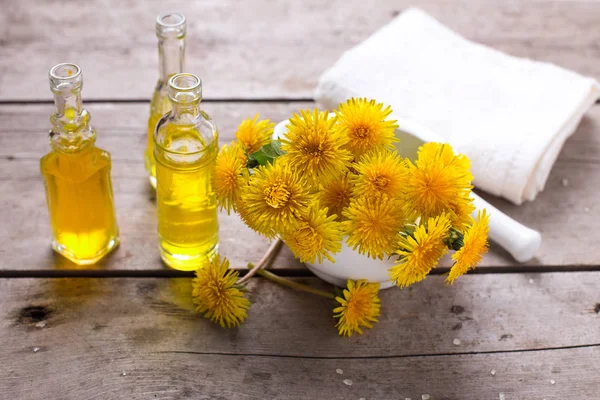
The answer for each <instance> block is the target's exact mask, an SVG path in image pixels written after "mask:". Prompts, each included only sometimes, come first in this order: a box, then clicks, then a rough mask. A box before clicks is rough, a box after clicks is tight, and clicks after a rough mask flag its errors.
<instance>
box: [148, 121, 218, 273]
mask: <svg viewBox="0 0 600 400" xmlns="http://www.w3.org/2000/svg"><path fill="white" fill-rule="evenodd" d="M162 135H163V140H162V145H161V148H158V149H156V151H155V158H156V177H157V187H156V189H157V203H158V233H159V237H160V249H161V255H162V258H163V260H164V261H165V263H166V264H167V265H169V266H170V267H172V268H175V269H178V270H184V271H192V270H195V269H198V268H199V267H200V266H201V265H202V262H203V261H205V260H207V259H210V258H211V257H212V256H214V255H215V254H216V251H217V244H218V241H219V225H218V220H217V204H216V197H215V194H214V191H213V189H212V176H213V173H214V162H215V159H216V156H217V152H218V145H217V140H216V138H215V139H214V140H212V141H211V142H210V143H206V141H205V140H204V139H203V137H202V135H201V134H200V133H199V131H198V128H197V127H195V126H193V125H166V126H165V127H164V128H163V132H162ZM164 147H167V148H169V149H171V150H172V152H171V151H164V150H163V149H162V148H164Z"/></svg>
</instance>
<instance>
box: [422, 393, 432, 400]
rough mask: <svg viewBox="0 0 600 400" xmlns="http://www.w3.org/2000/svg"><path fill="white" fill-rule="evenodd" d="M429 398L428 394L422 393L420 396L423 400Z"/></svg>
mask: <svg viewBox="0 0 600 400" xmlns="http://www.w3.org/2000/svg"><path fill="white" fill-rule="evenodd" d="M430 398H431V396H429V395H428V394H424V395H422V396H421V399H423V400H429V399H430Z"/></svg>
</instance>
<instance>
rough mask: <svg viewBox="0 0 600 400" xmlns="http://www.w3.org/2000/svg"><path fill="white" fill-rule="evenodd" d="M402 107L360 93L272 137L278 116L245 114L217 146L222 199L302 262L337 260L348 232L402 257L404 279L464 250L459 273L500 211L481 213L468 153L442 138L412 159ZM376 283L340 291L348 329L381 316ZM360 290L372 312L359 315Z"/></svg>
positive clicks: (480, 250)
mask: <svg viewBox="0 0 600 400" xmlns="http://www.w3.org/2000/svg"><path fill="white" fill-rule="evenodd" d="M391 113H392V110H391V109H390V107H385V106H384V105H383V104H380V103H377V102H376V101H375V100H367V99H359V98H353V99H350V100H348V101H347V102H345V103H343V104H341V105H340V106H339V108H338V109H337V110H335V111H334V113H332V114H331V113H328V112H327V111H319V110H317V109H315V110H314V111H309V110H305V111H300V113H299V114H294V115H293V116H292V118H290V120H289V123H288V125H287V127H286V132H285V134H284V135H283V137H281V138H273V129H274V124H273V123H271V122H270V121H268V120H262V121H260V120H258V116H256V117H254V118H253V119H249V120H246V121H243V122H242V123H241V125H240V126H239V128H238V131H237V133H236V138H237V140H236V141H233V142H232V143H230V144H228V145H225V146H223V148H222V150H221V151H220V153H219V155H218V157H217V161H216V167H215V179H214V190H215V193H216V195H217V199H218V202H219V204H220V206H221V207H222V208H224V209H226V210H227V211H228V212H231V211H234V212H237V213H238V214H239V215H240V217H241V218H242V220H243V221H244V222H245V223H246V224H247V225H248V226H249V227H250V228H252V229H253V230H255V231H256V232H258V233H260V234H262V235H265V236H267V237H269V238H275V237H278V238H280V239H281V240H283V242H284V243H285V244H287V246H288V247H289V248H290V249H291V251H292V252H293V253H294V255H295V256H296V257H297V258H298V259H299V260H300V261H301V262H307V263H313V262H315V261H316V260H318V261H319V262H322V261H323V259H328V260H330V261H331V262H335V254H336V253H338V252H339V251H340V250H341V248H342V241H345V242H346V244H347V245H348V246H350V247H351V248H353V249H354V250H355V251H357V252H358V253H360V254H364V255H367V256H368V257H371V258H376V259H383V258H385V257H394V258H395V259H396V260H397V261H396V263H395V265H394V266H393V267H391V268H390V270H389V276H390V279H391V280H392V281H393V282H395V284H396V285H397V286H399V287H401V288H402V287H406V286H409V285H411V284H413V283H416V282H419V281H421V280H423V279H424V278H425V277H426V276H427V275H428V274H429V273H430V271H431V270H432V269H433V268H435V267H436V266H437V264H438V262H439V260H440V259H441V258H442V256H443V255H444V254H446V253H447V252H448V251H454V253H453V254H452V259H453V260H454V265H453V266H452V268H451V270H450V273H449V275H448V278H447V281H448V282H449V283H452V282H454V280H455V279H456V278H457V277H458V276H460V275H463V274H465V273H466V272H467V271H469V270H470V269H473V268H474V267H475V266H476V265H477V264H478V263H479V262H480V261H481V259H482V255H483V254H484V253H485V252H486V251H487V246H488V242H487V235H488V230H489V228H488V221H489V215H487V214H486V212H485V211H483V212H480V213H478V216H477V218H476V219H473V218H472V217H471V214H472V213H473V211H474V209H475V207H474V205H473V201H472V199H471V196H470V193H471V190H472V188H473V186H472V185H471V181H472V179H473V177H472V175H471V173H470V172H469V167H470V163H469V160H468V158H467V157H466V156H464V155H462V154H457V153H455V152H454V150H453V149H452V147H451V146H450V145H448V144H441V143H427V144H425V145H423V146H421V147H420V149H419V151H418V155H417V158H416V160H415V161H414V162H412V161H410V160H408V159H403V158H402V157H400V156H399V155H398V153H397V151H396V147H395V146H396V143H395V142H398V139H397V137H396V135H395V130H396V129H397V128H398V125H397V123H396V121H394V120H390V119H389V116H390V114H391ZM400 145H401V144H400ZM265 272H266V271H265ZM269 275H272V274H271V273H269ZM271 277H272V276H271ZM242 279H243V278H242ZM377 290H378V284H369V283H368V282H366V281H358V282H351V281H349V283H348V288H347V289H346V290H345V291H344V293H343V296H338V297H337V298H336V299H337V300H338V302H339V303H340V304H339V305H340V307H338V308H337V309H336V310H337V311H334V312H335V313H336V316H337V317H338V318H340V321H339V322H338V329H339V331H340V334H344V335H351V334H352V333H353V332H361V331H360V326H364V327H370V324H369V321H370V322H374V321H376V317H377V316H378V315H379V299H378V297H377ZM357 293H359V294H360V293H362V297H360V296H359V295H357ZM359 297H360V298H361V304H360V306H361V307H362V306H364V307H362V308H364V312H363V314H364V315H362V317H366V318H362V319H361V318H354V317H356V315H354V314H356V313H357V310H359V309H360V308H361V307H359V304H358V300H356V299H358V298H359ZM353 299H354V302H355V303H356V304H355V305H354V306H352V304H351V302H352V300H353ZM365 299H366V300H365ZM365 305H367V306H365ZM350 308H352V312H350ZM369 310H370V311H369ZM350 314H352V316H350ZM359 314H360V313H359ZM359 317H360V315H359ZM350 320H351V321H350Z"/></svg>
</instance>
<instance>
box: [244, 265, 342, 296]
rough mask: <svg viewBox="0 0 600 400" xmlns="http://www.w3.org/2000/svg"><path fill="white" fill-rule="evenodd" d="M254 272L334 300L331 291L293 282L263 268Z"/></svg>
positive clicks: (283, 284) (282, 283)
mask: <svg viewBox="0 0 600 400" xmlns="http://www.w3.org/2000/svg"><path fill="white" fill-rule="evenodd" d="M256 273H257V274H258V275H260V276H262V277H263V278H267V279H268V280H270V281H272V282H275V283H278V284H280V285H282V286H287V287H289V288H292V289H296V290H300V291H303V292H308V293H312V294H317V295H319V296H323V297H327V298H328V299H332V300H335V296H334V295H333V293H330V292H326V291H324V290H319V289H315V288H313V287H311V286H308V285H305V284H303V283H298V282H294V281H292V280H290V279H286V278H282V277H280V276H277V275H275V274H274V273H272V272H269V271H266V270H264V269H260V270H258V271H257V272H256Z"/></svg>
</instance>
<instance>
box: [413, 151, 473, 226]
mask: <svg viewBox="0 0 600 400" xmlns="http://www.w3.org/2000/svg"><path fill="white" fill-rule="evenodd" d="M472 179H473V177H472V175H471V173H470V172H469V160H468V158H467V157H465V156H463V155H460V154H458V155H456V154H454V151H453V150H452V147H450V145H448V144H440V143H427V144H425V145H423V146H422V147H421V148H420V150H419V155H418V158H417V161H416V163H415V164H412V163H410V162H409V176H408V180H407V184H406V188H405V199H404V210H405V212H406V213H407V214H408V215H410V216H411V217H414V218H416V217H418V216H420V217H421V219H427V218H430V217H436V216H438V215H441V214H442V213H454V214H455V215H456V218H453V221H454V220H456V223H457V225H459V226H460V224H461V223H464V222H465V221H467V222H468V219H466V218H468V211H469V210H472V208H471V203H472V200H471V198H470V196H469V193H470V191H471V189H472V187H473V186H471V180H472Z"/></svg>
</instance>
